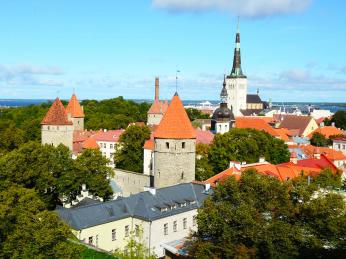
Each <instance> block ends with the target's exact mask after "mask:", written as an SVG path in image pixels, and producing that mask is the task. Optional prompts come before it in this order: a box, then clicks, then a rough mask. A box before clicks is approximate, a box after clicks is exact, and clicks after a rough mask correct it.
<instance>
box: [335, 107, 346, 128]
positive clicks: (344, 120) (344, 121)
mask: <svg viewBox="0 0 346 259" xmlns="http://www.w3.org/2000/svg"><path fill="white" fill-rule="evenodd" d="M331 122H334V123H335V126H336V127H337V128H342V129H343V130H346V111H342V110H340V111H337V112H336V113H334V115H333V117H332V119H331Z"/></svg>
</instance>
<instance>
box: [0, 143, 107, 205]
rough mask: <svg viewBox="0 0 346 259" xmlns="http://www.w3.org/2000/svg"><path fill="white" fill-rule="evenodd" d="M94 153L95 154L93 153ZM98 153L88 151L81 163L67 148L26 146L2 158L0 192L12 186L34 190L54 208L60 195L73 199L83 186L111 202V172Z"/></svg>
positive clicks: (34, 144)
mask: <svg viewBox="0 0 346 259" xmlns="http://www.w3.org/2000/svg"><path fill="white" fill-rule="evenodd" d="M93 152H94V153H93ZM97 152H98V151H86V152H84V153H83V154H82V155H81V156H80V157H79V158H78V159H77V160H73V159H72V158H71V153H70V151H69V150H68V148H67V147H65V146H63V145H59V146H58V147H53V146H50V145H44V146H41V145H40V144H39V143H36V142H29V143H26V144H24V145H23V146H22V147H21V148H20V149H18V150H17V149H16V150H13V151H12V152H9V153H7V154H6V155H5V156H2V157H0V190H4V189H6V188H7V187H8V186H11V185H12V184H17V185H20V186H23V187H25V188H29V189H34V190H35V191H36V192H37V194H38V195H39V197H40V198H41V199H42V200H43V201H44V202H45V203H46V205H47V206H48V207H49V208H51V209H53V208H54V207H55V205H56V204H59V197H60V196H63V195H64V196H67V198H69V200H73V199H74V198H75V197H76V196H77V195H78V194H79V193H80V190H81V185H82V184H83V183H86V184H87V187H88V188H89V189H90V191H91V192H92V193H93V194H95V195H100V196H101V197H103V198H105V199H107V198H108V197H109V196H110V194H111V189H110V187H109V182H108V180H107V176H108V175H110V174H111V172H112V171H111V170H110V169H109V168H108V167H107V166H106V164H107V160H106V159H105V158H103V157H102V156H101V154H99V152H98V153H97Z"/></svg>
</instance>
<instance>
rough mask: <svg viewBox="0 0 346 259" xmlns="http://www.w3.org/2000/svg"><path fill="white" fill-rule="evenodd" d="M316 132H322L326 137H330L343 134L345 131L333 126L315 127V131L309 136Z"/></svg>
mask: <svg viewBox="0 0 346 259" xmlns="http://www.w3.org/2000/svg"><path fill="white" fill-rule="evenodd" d="M314 133H320V134H322V135H323V136H325V137H326V138H329V137H330V136H337V135H342V134H344V132H343V131H342V130H340V129H338V128H336V127H333V126H324V127H322V128H318V129H315V130H314V131H313V132H311V133H310V134H309V135H308V137H309V138H311V137H312V135H313V134H314Z"/></svg>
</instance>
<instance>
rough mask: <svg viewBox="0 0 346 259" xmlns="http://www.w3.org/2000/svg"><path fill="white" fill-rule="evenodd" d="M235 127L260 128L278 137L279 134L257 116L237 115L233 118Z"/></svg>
mask: <svg viewBox="0 0 346 259" xmlns="http://www.w3.org/2000/svg"><path fill="white" fill-rule="evenodd" d="M235 127H236V128H240V129H246V128H247V129H256V130H262V131H265V132H267V133H268V134H270V135H272V136H274V137H280V134H279V133H278V132H277V131H276V130H275V129H273V128H272V127H271V126H270V125H269V124H268V123H267V122H266V121H265V120H263V119H261V118H259V117H237V118H236V119H235Z"/></svg>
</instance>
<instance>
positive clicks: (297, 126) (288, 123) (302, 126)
mask: <svg viewBox="0 0 346 259" xmlns="http://www.w3.org/2000/svg"><path fill="white" fill-rule="evenodd" d="M279 123H280V124H279V126H280V128H286V129H288V130H289V131H290V132H291V135H292V136H300V137H307V136H309V135H310V133H311V132H313V131H314V130H316V129H317V128H318V125H317V123H316V121H315V119H314V118H312V117H311V116H298V115H281V116H280V122H279Z"/></svg>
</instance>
